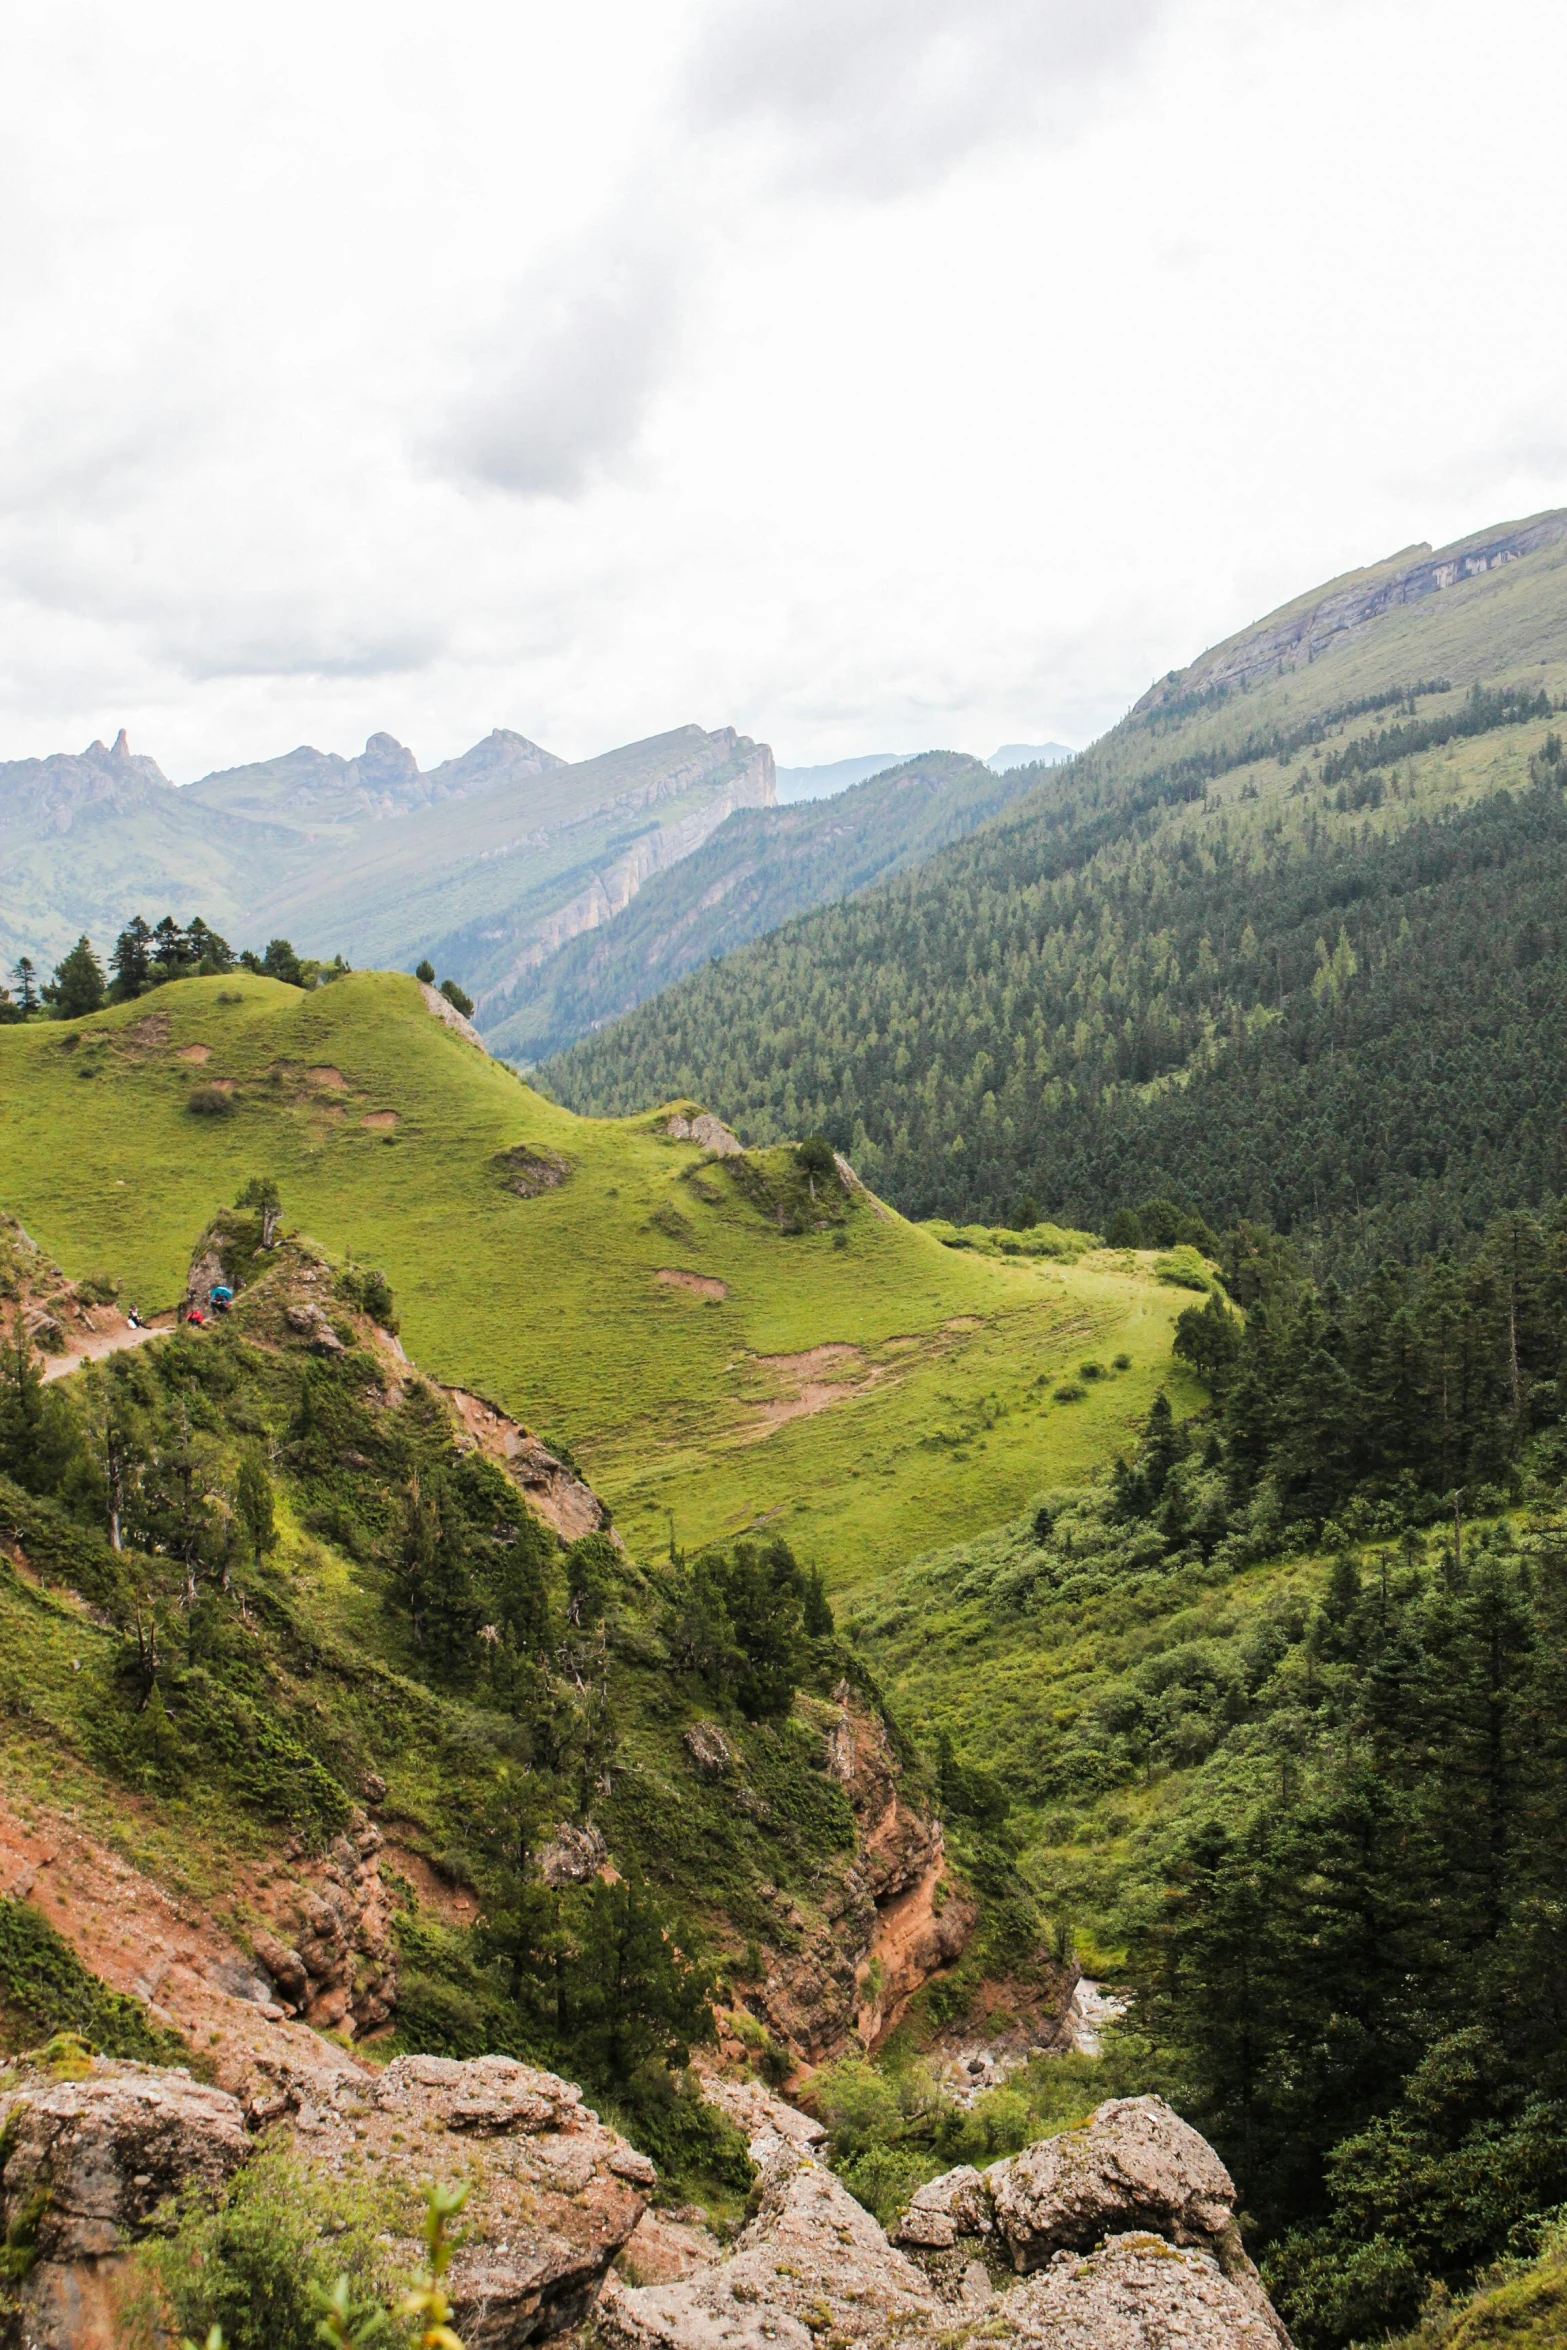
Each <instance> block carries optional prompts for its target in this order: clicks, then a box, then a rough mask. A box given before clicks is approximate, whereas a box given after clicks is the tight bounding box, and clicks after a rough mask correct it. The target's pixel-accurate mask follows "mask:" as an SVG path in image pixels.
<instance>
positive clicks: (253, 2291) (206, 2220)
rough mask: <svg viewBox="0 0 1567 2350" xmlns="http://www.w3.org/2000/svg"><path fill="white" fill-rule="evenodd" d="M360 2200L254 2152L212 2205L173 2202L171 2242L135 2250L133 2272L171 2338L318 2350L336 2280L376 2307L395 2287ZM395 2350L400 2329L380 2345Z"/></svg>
mask: <svg viewBox="0 0 1567 2350" xmlns="http://www.w3.org/2000/svg"><path fill="white" fill-rule="evenodd" d="M381 2225H384V2220H383V2219H382V2217H381V2215H378V2214H377V2213H376V2212H375V2210H374V2208H373V2206H372V2204H371V2202H370V2198H369V2197H368V2195H366V2194H365V2192H364V2191H363V2190H362V2189H355V2188H352V2187H349V2186H346V2185H345V2184H344V2182H343V2181H342V2180H340V2179H333V2180H332V2181H330V2182H328V2181H327V2180H326V2179H324V2178H323V2177H321V2176H320V2175H319V2174H318V2173H316V2172H315V2171H313V2170H312V2169H311V2168H310V2167H309V2166H308V2165H307V2164H305V2163H302V2162H300V2161H298V2160H297V2159H296V2158H295V2157H294V2156H293V2155H292V2154H291V2153H289V2152H288V2151H287V2150H286V2149H285V2148H284V2147H282V2146H280V2145H269V2146H264V2147H263V2148H262V2149H261V2151H260V2152H259V2153H258V2154H257V2155H256V2156H255V2157H254V2158H253V2160H251V2161H250V2162H248V2163H247V2164H246V2165H245V2167H244V2169H243V2170H241V2171H240V2172H239V2173H238V2175H237V2176H236V2177H235V2178H234V2179H233V2180H232V2181H231V2183H230V2185H229V2187H228V2188H227V2190H226V2191H225V2193H224V2195H223V2196H222V2198H221V2200H220V2201H219V2202H218V2203H217V2205H216V2206H215V2207H214V2206H213V2205H212V2203H211V2202H210V2201H209V2200H208V2199H206V2198H204V2197H202V2196H200V2195H197V2194H192V2195H188V2196H186V2197H183V2198H182V2199H181V2201H180V2204H179V2205H178V2207H177V2218H176V2222H175V2226H174V2229H173V2232H172V2233H171V2234H170V2235H169V2236H167V2237H165V2238H164V2239H163V2240H162V2241H161V2242H153V2243H149V2244H146V2245H144V2246H143V2247H142V2251H141V2254H140V2258H141V2261H142V2264H143V2267H144V2268H145V2269H146V2270H147V2271H148V2272H149V2273H150V2274H151V2275H152V2276H153V2277H154V2278H155V2279H156V2281H157V2283H158V2284H159V2286H161V2288H162V2290H163V2292H164V2294H165V2295H166V2296H167V2298H168V2302H169V2306H170V2309H171V2310H172V2313H173V2316H174V2320H175V2330H176V2332H177V2333H178V2334H180V2335H184V2336H187V2337H189V2338H190V2339H191V2340H193V2341H198V2342H199V2341H205V2339H206V2337H207V2334H208V2331H209V2329H210V2328H211V2327H212V2326H215V2325H217V2326H221V2327H222V2329H223V2341H224V2345H225V2350H320V2344H321V2339H322V2337H321V2334H320V2331H319V2326H320V2316H321V2309H320V2301H321V2297H322V2296H324V2295H325V2294H327V2293H329V2292H330V2291H331V2290H332V2288H333V2286H334V2285H335V2283H336V2281H337V2279H338V2278H339V2276H347V2277H348V2279H349V2281H350V2287H351V2289H352V2291H353V2292H354V2294H355V2296H356V2297H357V2298H358V2299H360V2300H367V2301H370V2302H372V2303H381V2304H385V2303H386V2302H387V2301H389V2300H392V2299H393V2298H394V2297H395V2295H396V2292H397V2288H398V2286H399V2284H400V2283H401V2282H402V2281H403V2280H402V2279H401V2278H399V2277H397V2276H394V2275H393V2274H392V2273H391V2267H390V2263H389V2261H388V2259H387V2255H386V2252H385V2249H384V2247H383V2245H382V2243H381V2242H380V2240H379V2234H380V2226H381ZM381 2339H382V2340H383V2341H385V2342H386V2343H388V2344H393V2343H397V2342H406V2341H409V2340H410V2339H411V2335H410V2333H409V2332H408V2331H407V2330H406V2329H405V2328H404V2327H403V2326H402V2325H400V2324H398V2323H395V2322H394V2324H393V2326H392V2328H391V2330H390V2331H389V2332H387V2333H385V2334H383V2335H382V2336H381Z"/></svg>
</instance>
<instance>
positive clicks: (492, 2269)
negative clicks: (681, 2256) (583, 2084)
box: [302, 2056, 658, 2350]
mask: <svg viewBox="0 0 1567 2350" xmlns="http://www.w3.org/2000/svg"><path fill="white" fill-rule="evenodd" d="M314 2136H315V2143H314V2145H312V2144H311V2143H310V2140H309V2138H306V2139H304V2140H302V2144H303V2145H304V2146H305V2149H306V2150H307V2151H309V2152H311V2153H312V2154H314V2155H315V2157H316V2159H318V2160H321V2161H324V2162H326V2163H327V2164H328V2165H329V2166H330V2167H332V2168H334V2169H337V2170H339V2171H341V2172H342V2173H343V2174H344V2175H349V2174H353V2175H362V2168H361V2166H362V2165H364V2164H365V2163H366V2162H367V2161H368V2160H369V2159H370V2158H371V2157H374V2158H375V2160H374V2162H373V2170H374V2173H375V2175H377V2176H379V2177H381V2178H383V2179H384V2178H387V2177H388V2176H396V2175H397V2174H398V2173H399V2172H401V2173H402V2175H404V2176H405V2177H406V2178H407V2179H408V2181H409V2183H410V2184H411V2185H420V2184H422V2183H423V2181H424V2180H426V2179H428V2178H429V2177H430V2176H432V2175H436V2176H439V2177H442V2178H460V2177H466V2178H469V2179H471V2180H472V2181H473V2193H472V2195H471V2197H470V2199H469V2203H468V2207H467V2210H466V2211H465V2213H464V2240H463V2243H462V2245H461V2247H460V2249H459V2251H458V2253H457V2256H456V2258H455V2260H454V2261H453V2263H452V2268H451V2274H450V2277H449V2280H448V2286H449V2290H450V2292H451V2296H452V2303H453V2307H454V2309H455V2310H456V2319H455V2324H456V2330H457V2332H458V2333H459V2334H460V2335H461V2337H462V2340H463V2343H464V2345H465V2350H515V2346H516V2345H518V2344H521V2343H523V2342H531V2341H533V2340H535V2339H537V2338H539V2337H541V2336H543V2335H547V2334H557V2333H561V2332H563V2331H564V2330H565V2329H566V2328H567V2327H569V2326H574V2325H578V2324H580V2323H581V2321H582V2319H583V2318H584V2317H585V2316H586V2315H587V2312H588V2310H589V2309H590V2307H591V2306H592V2303H593V2299H594V2296H595V2294H596V2293H597V2291H598V2289H599V2286H600V2284H601V2282H602V2281H603V2279H604V2277H605V2275H606V2274H607V2272H608V2269H609V2264H610V2262H611V2261H612V2260H613V2259H614V2257H615V2255H616V2253H617V2252H618V2251H619V2250H620V2248H621V2246H622V2245H623V2244H624V2243H625V2242H626V2240H627V2238H628V2237H629V2236H630V2235H631V2233H632V2231H633V2230H634V2229H635V2227H636V2225H637V2223H638V2221H639V2220H640V2219H641V2217H642V2214H643V2212H644V2210H645V2209H646V2208H647V2200H648V2194H649V2191H650V2190H651V2188H652V2187H653V2186H654V2185H655V2183H656V2181H657V2176H658V2174H657V2172H656V2171H655V2169H654V2167H653V2165H652V2163H651V2162H649V2160H648V2158H647V2156H646V2155H645V2154H639V2153H638V2152H637V2150H636V2148H635V2147H633V2146H631V2145H628V2143H627V2141H626V2140H625V2139H624V2138H622V2137H620V2136H619V2135H618V2134H617V2132H615V2131H614V2130H610V2129H606V2128H604V2126H603V2125H602V2124H601V2123H600V2121H599V2119H598V2116H597V2115H596V2114H595V2113H594V2112H593V2111H592V2110H591V2108H590V2107H588V2106H586V2105H584V2104H583V2102H582V2092H581V2090H580V2089H578V2088H574V2087H573V2086H572V2084H571V2083H570V2082H569V2081H562V2080H559V2079H557V2078H556V2076H555V2075H554V2074H553V2073H543V2072H536V2071H535V2070H534V2069H533V2068H532V2067H531V2066H529V2065H523V2064H517V2063H515V2062H514V2061H513V2060H512V2059H511V2058H510V2057H505V2056H481V2057H477V2058H475V2059H474V2060H473V2061H472V2062H470V2063H459V2062H457V2061H456V2060H455V2059H454V2058H450V2057H440V2056H400V2057H398V2058H396V2059H395V2060H394V2061H393V2062H392V2063H391V2064H389V2065H388V2066H387V2068H386V2071H385V2072H384V2073H383V2074H382V2075H381V2076H380V2078H379V2080H376V2081H374V2082H370V2081H367V2082H366V2085H365V2097H364V2101H363V2104H362V2105H361V2106H359V2107H358V2109H357V2110H350V2111H347V2112H344V2113H342V2114H339V2115H334V2116H333V2117H330V2118H327V2117H323V2118H322V2120H321V2122H320V2124H319V2126H318V2129H317V2131H316V2132H315V2133H314ZM417 2263H418V2255H417V2251H416V2248H415V2246H414V2245H413V2244H411V2243H410V2244H409V2246H408V2247H407V2265H408V2267H409V2269H410V2270H412V2269H413V2268H415V2267H416V2266H417Z"/></svg>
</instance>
